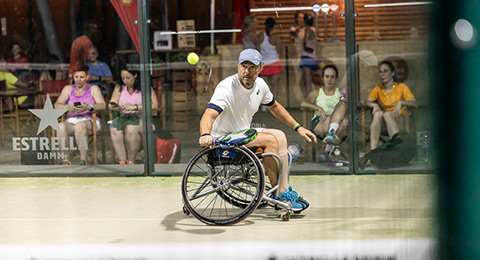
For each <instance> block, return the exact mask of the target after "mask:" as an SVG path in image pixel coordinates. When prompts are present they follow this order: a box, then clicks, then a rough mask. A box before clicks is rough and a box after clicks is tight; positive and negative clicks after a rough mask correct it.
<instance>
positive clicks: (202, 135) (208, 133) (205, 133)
mask: <svg viewBox="0 0 480 260" xmlns="http://www.w3.org/2000/svg"><path fill="white" fill-rule="evenodd" d="M206 135H211V134H210V133H205V134H203V135H201V136H206Z"/></svg>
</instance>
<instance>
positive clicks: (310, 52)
mask: <svg viewBox="0 0 480 260" xmlns="http://www.w3.org/2000/svg"><path fill="white" fill-rule="evenodd" d="M304 21H305V27H303V29H302V31H303V47H302V54H301V57H300V68H302V78H301V79H300V88H301V90H302V93H303V97H306V96H307V95H308V94H309V93H310V92H311V91H312V70H313V71H316V70H318V65H317V57H316V52H315V48H316V46H317V33H316V31H315V28H314V27H313V16H312V15H310V14H305V17H304Z"/></svg>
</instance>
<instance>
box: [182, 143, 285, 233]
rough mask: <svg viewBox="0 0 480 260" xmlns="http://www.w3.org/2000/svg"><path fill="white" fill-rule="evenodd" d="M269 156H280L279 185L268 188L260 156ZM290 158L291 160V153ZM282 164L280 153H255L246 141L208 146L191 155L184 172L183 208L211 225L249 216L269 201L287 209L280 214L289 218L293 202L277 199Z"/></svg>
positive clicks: (230, 222)
mask: <svg viewBox="0 0 480 260" xmlns="http://www.w3.org/2000/svg"><path fill="white" fill-rule="evenodd" d="M267 156H273V157H274V158H276V159H277V160H278V162H279V167H278V171H279V173H278V183H277V185H275V186H274V187H267V188H265V170H264V167H263V164H262V162H261V159H263V158H265V157H267ZM289 158H290V159H289V162H291V156H290V154H289ZM282 165H283V162H282V160H281V159H280V157H279V156H278V155H277V154H275V153H261V154H258V155H256V154H254V153H253V152H252V151H251V150H250V149H249V148H247V147H246V146H244V145H242V146H226V145H215V146H213V147H205V148H203V149H201V150H200V151H198V152H197V153H196V154H195V155H194V156H193V157H192V159H191V160H190V161H189V163H188V164H187V167H186V168H185V171H184V173H183V178H182V198H183V203H184V206H183V212H184V213H185V214H186V215H189V214H192V215H193V216H194V217H196V218H197V219H198V220H200V221H202V222H204V223H206V224H208V225H232V224H235V223H238V222H240V221H242V220H244V219H246V218H247V217H248V216H249V215H250V214H251V213H253V211H255V209H257V207H265V206H267V205H269V206H273V207H274V208H275V209H282V208H283V209H285V211H284V212H282V213H281V215H280V217H281V220H283V221H288V220H290V215H291V213H292V208H291V206H290V205H289V204H287V203H284V202H281V201H279V200H278V199H276V198H278V197H279V195H280V194H279V193H280V182H281V179H282V170H281V169H282ZM289 166H290V163H289ZM289 168H290V167H289ZM274 193H275V196H273V194H274ZM219 198H220V199H219Z"/></svg>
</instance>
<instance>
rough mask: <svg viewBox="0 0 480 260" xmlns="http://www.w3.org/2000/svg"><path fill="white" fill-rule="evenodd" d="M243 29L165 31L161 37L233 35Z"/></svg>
mask: <svg viewBox="0 0 480 260" xmlns="http://www.w3.org/2000/svg"><path fill="white" fill-rule="evenodd" d="M241 31H242V30H241V29H224V30H200V31H181V32H173V31H165V32H160V35H175V34H202V33H232V32H241Z"/></svg>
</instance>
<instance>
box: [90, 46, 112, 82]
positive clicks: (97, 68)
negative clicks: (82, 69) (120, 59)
mask: <svg viewBox="0 0 480 260" xmlns="http://www.w3.org/2000/svg"><path fill="white" fill-rule="evenodd" d="M85 64H86V65H87V66H88V68H89V69H90V72H89V81H88V82H89V83H90V84H92V85H97V86H99V87H101V88H102V90H103V91H106V90H107V85H106V84H108V83H110V82H113V77H112V72H111V71H110V67H108V65H107V63H105V62H102V61H99V60H98V51H97V47H96V46H93V48H91V49H90V50H89V51H88V54H87V61H86V62H85Z"/></svg>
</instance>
